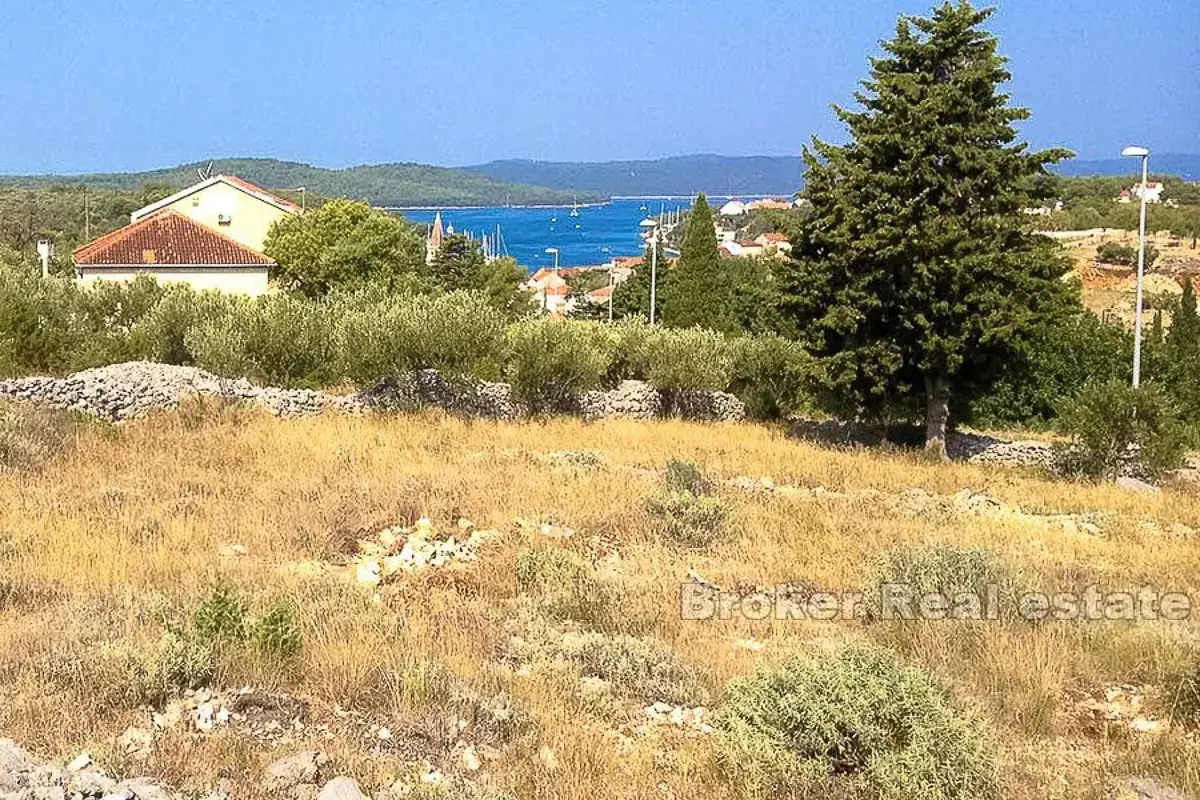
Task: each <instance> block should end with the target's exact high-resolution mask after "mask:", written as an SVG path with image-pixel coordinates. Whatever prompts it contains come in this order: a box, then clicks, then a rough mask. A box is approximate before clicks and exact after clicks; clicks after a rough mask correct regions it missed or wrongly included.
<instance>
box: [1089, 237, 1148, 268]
mask: <svg viewBox="0 0 1200 800" xmlns="http://www.w3.org/2000/svg"><path fill="white" fill-rule="evenodd" d="M1157 258H1158V250H1156V249H1155V247H1154V245H1152V244H1149V243H1147V244H1146V268H1147V269H1149V268H1150V266H1151V265H1152V264H1153V263H1154V261H1155V259H1157ZM1096 260H1097V261H1099V262H1101V263H1103V264H1118V265H1120V266H1123V267H1135V266H1137V262H1138V248H1137V247H1136V246H1130V245H1127V244H1120V243H1119V242H1104V243H1103V244H1101V245H1100V246H1099V247H1098V248H1096Z"/></svg>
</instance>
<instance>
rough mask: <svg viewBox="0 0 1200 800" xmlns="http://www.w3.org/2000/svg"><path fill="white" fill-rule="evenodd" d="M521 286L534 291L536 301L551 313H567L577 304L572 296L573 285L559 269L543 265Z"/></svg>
mask: <svg viewBox="0 0 1200 800" xmlns="http://www.w3.org/2000/svg"><path fill="white" fill-rule="evenodd" d="M521 286H522V288H524V289H528V290H529V291H532V292H533V299H534V301H535V302H536V303H537V304H538V305H539V306H541V307H542V308H543V309H544V310H545V311H546V312H547V313H549V314H552V315H559V314H567V313H570V311H571V310H572V309H573V308H574V306H575V303H574V301H573V300H572V299H571V297H570V294H571V287H570V286H568V285H567V281H566V279H565V278H564V277H563V276H562V275H560V274H559V270H555V269H552V268H550V267H542V268H541V269H539V270H538V271H537V272H535V273H533V275H531V276H529V280H527V281H525V283H523V284H521Z"/></svg>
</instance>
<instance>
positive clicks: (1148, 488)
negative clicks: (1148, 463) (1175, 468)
mask: <svg viewBox="0 0 1200 800" xmlns="http://www.w3.org/2000/svg"><path fill="white" fill-rule="evenodd" d="M1116 484H1117V488H1118V489H1120V490H1121V491H1124V492H1133V493H1134V494H1162V490H1161V489H1159V488H1158V487H1157V486H1154V485H1153V484H1149V483H1146V482H1145V481H1141V480H1138V479H1137V478H1130V477H1128V476H1126V475H1122V476H1121V477H1119V478H1117V480H1116Z"/></svg>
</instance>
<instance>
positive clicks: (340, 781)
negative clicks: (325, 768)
mask: <svg viewBox="0 0 1200 800" xmlns="http://www.w3.org/2000/svg"><path fill="white" fill-rule="evenodd" d="M317 800H369V798H368V797H367V796H366V795H365V794H363V793H362V790H361V789H359V788H358V784H357V783H355V782H354V781H352V780H351V779H350V778H346V777H337V778H334V779H333V780H331V781H330V782H329V783H327V784H325V785H324V786H323V787H322V788H321V793H320V794H318V795H317Z"/></svg>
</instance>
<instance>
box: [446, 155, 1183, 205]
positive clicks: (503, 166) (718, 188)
mask: <svg viewBox="0 0 1200 800" xmlns="http://www.w3.org/2000/svg"><path fill="white" fill-rule="evenodd" d="M462 169H463V170H465V171H467V172H474V173H476V174H479V175H486V176H488V177H490V178H495V179H498V180H503V181H515V182H519V183H527V184H534V185H537V186H548V187H550V188H552V189H562V190H578V191H584V190H591V191H594V192H599V193H601V194H606V195H610V196H612V195H617V196H620V195H627V196H638V195H660V194H678V195H692V194H695V193H696V192H698V191H702V192H707V193H709V194H716V195H755V194H758V195H791V194H792V193H794V192H796V191H798V190H799V189H800V188H802V187H803V185H804V162H803V160H802V159H801V158H800V157H799V156H719V155H692V156H672V157H670V158H659V159H650V160H640V161H599V162H566V161H530V160H524V159H510V160H505V161H491V162H488V163H487V164H479V165H476V166H471V167H463V168H462ZM1150 169H1151V170H1152V171H1153V172H1155V173H1156V174H1160V175H1161V174H1166V175H1178V176H1179V177H1181V178H1183V179H1184V180H1189V181H1194V180H1200V155H1189V154H1180V153H1163V154H1161V155H1156V154H1151V156H1150ZM1137 170H1138V165H1137V163H1136V160H1135V159H1130V158H1113V159H1072V160H1070V161H1067V162H1064V163H1062V164H1059V165H1057V166H1056V167H1054V171H1055V172H1057V173H1058V174H1060V175H1068V176H1079V175H1131V174H1133V173H1134V172H1136V171H1137Z"/></svg>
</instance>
